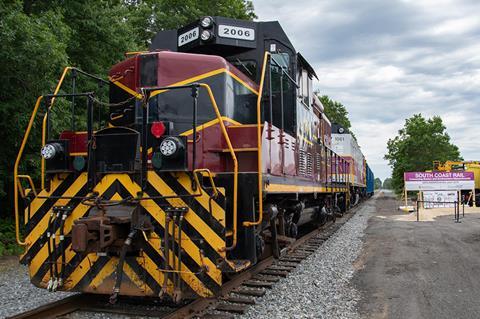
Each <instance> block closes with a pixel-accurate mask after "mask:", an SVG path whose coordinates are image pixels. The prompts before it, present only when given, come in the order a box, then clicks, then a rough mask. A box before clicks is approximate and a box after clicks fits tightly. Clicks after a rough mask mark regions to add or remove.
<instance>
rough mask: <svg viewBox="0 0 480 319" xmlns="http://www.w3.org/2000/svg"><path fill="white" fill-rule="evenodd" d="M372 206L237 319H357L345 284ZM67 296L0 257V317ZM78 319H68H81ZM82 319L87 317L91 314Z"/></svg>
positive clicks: (366, 206)
mask: <svg viewBox="0 0 480 319" xmlns="http://www.w3.org/2000/svg"><path fill="white" fill-rule="evenodd" d="M373 201H374V200H371V201H369V202H367V203H366V204H364V206H363V207H362V208H361V209H360V210H359V211H358V212H357V214H356V215H355V216H353V217H352V218H351V219H350V220H349V221H348V222H347V223H346V224H345V225H344V226H343V227H342V228H341V229H339V230H338V231H337V232H336V233H335V234H334V235H332V237H330V238H329V239H328V240H327V241H326V242H325V243H324V244H323V246H322V247H321V248H320V249H319V250H318V251H317V252H315V253H314V254H313V255H311V256H310V257H308V258H307V259H306V260H305V261H304V262H303V263H302V264H300V265H299V266H298V267H297V268H296V269H295V270H294V272H292V273H291V274H290V276H289V277H288V278H286V279H284V280H282V281H280V282H279V283H278V284H275V285H274V287H273V289H271V290H269V291H268V292H267V294H266V295H265V296H264V297H262V298H259V299H258V300H257V305H255V306H252V307H249V310H248V312H247V313H246V314H245V315H243V316H241V317H239V318H252V319H253V318H358V317H359V314H358V313H357V311H356V305H357V302H358V301H359V299H360V293H359V292H358V291H357V290H355V289H354V287H353V286H352V284H351V283H350V279H351V278H352V276H353V273H354V272H355V269H354V267H353V263H354V261H355V260H356V258H357V257H358V255H359V254H360V252H361V249H362V237H363V231H364V230H365V228H366V226H367V221H368V219H369V217H370V216H371V213H372V212H373V211H374V203H373ZM68 295H69V293H64V292H56V293H50V292H48V291H46V290H44V289H39V288H36V287H34V286H33V285H32V284H31V283H30V281H29V277H28V271H27V268H26V267H25V266H23V265H20V264H19V263H18V258H13V257H12V258H0V304H1V305H2V307H0V318H5V317H6V316H11V315H14V314H16V313H19V312H23V311H26V310H29V309H33V308H36V307H38V306H40V305H42V304H45V303H48V302H52V301H55V300H58V299H62V298H65V297H66V296H68ZM78 315H79V316H77V317H72V318H82V317H84V316H82V314H78ZM84 315H86V316H85V317H91V313H84ZM110 316H111V315H108V314H107V316H105V315H101V316H95V317H96V318H110ZM115 317H116V318H119V317H117V316H115Z"/></svg>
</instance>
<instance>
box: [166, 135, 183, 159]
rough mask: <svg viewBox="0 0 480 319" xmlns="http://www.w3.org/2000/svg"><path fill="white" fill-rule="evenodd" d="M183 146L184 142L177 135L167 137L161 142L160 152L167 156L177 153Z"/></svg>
mask: <svg viewBox="0 0 480 319" xmlns="http://www.w3.org/2000/svg"><path fill="white" fill-rule="evenodd" d="M181 148H183V145H182V142H181V141H180V140H179V139H178V138H176V137H167V138H165V139H164V140H163V141H162V142H161V143H160V152H161V153H162V155H164V156H167V157H172V156H174V155H177V153H178V152H179V150H180V149H181Z"/></svg>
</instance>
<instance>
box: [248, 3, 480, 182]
mask: <svg viewBox="0 0 480 319" xmlns="http://www.w3.org/2000/svg"><path fill="white" fill-rule="evenodd" d="M253 4H254V6H255V12H256V14H257V16H258V20H259V21H271V20H277V21H279V22H280V24H281V25H282V27H283V29H284V30H285V32H286V33H287V35H288V36H289V38H290V40H291V41H292V43H293V45H294V46H295V47H296V49H297V51H299V52H301V53H302V55H303V56H304V57H305V58H306V59H307V60H308V61H309V62H310V64H311V65H312V66H313V67H314V68H315V71H316V73H317V75H318V77H319V80H320V81H319V83H318V89H319V90H320V92H321V94H326V95H328V96H330V98H332V99H334V100H336V101H339V102H341V103H343V104H344V105H345V106H346V107H347V110H348V112H349V113H350V115H349V117H350V121H351V122H352V130H353V132H354V133H355V135H356V136H357V140H358V142H359V144H360V146H361V148H362V151H363V153H364V154H365V156H366V158H367V161H368V162H369V164H370V166H371V167H372V170H373V171H374V173H375V175H376V176H377V177H380V178H381V179H382V180H384V179H385V178H386V177H389V176H390V174H391V169H390V167H389V166H388V163H387V162H386V161H385V160H384V159H383V156H384V155H385V153H386V151H387V149H386V144H387V141H388V139H389V138H393V137H394V136H395V135H397V133H398V130H399V129H401V128H402V127H403V125H404V123H405V119H406V118H409V117H411V116H412V115H413V114H416V113H422V114H423V115H424V116H427V117H431V116H434V115H439V116H441V117H442V119H443V121H444V124H445V125H446V127H447V132H448V134H449V135H450V137H451V141H452V142H453V143H454V144H455V145H457V146H458V147H459V149H460V152H461V155H462V156H463V158H464V159H465V160H480V147H479V141H480V139H479V137H478V131H479V130H480V17H479V13H480V1H479V0H297V1H291V0H290V1H287V0H277V1H273V0H253ZM475 136H477V137H475Z"/></svg>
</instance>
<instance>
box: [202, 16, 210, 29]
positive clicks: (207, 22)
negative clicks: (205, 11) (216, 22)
mask: <svg viewBox="0 0 480 319" xmlns="http://www.w3.org/2000/svg"><path fill="white" fill-rule="evenodd" d="M200 25H201V26H202V27H204V28H210V27H211V26H212V25H213V19H212V17H203V18H202V20H201V21H200Z"/></svg>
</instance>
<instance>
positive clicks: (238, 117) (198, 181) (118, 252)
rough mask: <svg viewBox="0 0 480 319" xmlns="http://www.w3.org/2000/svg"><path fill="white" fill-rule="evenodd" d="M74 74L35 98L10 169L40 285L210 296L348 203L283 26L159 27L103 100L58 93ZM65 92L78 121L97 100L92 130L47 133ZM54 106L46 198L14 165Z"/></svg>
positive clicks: (346, 184) (339, 161)
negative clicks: (26, 184) (38, 120)
mask: <svg viewBox="0 0 480 319" xmlns="http://www.w3.org/2000/svg"><path fill="white" fill-rule="evenodd" d="M69 76H85V77H90V78H92V76H90V75H88V74H86V73H84V72H83V71H80V70H77V69H75V68H67V69H66V70H65V72H64V74H63V75H62V78H61V81H60V83H59V85H58V87H57V89H56V90H55V92H54V94H51V95H45V96H43V97H40V98H39V99H38V101H37V105H36V107H35V109H34V112H33V114H32V121H31V123H30V126H29V127H28V129H27V134H26V136H25V139H24V142H23V143H22V149H21V151H20V153H19V157H18V159H17V165H16V169H15V182H16V184H17V185H16V190H17V191H18V192H19V195H21V196H22V197H23V198H24V199H25V203H26V209H25V224H26V229H27V234H26V237H25V240H24V241H22V240H21V239H20V236H19V235H18V240H19V242H21V243H22V244H24V245H26V252H25V254H24V255H23V256H22V261H23V262H24V263H26V264H28V265H29V269H30V276H31V279H32V282H33V283H34V284H35V285H37V286H39V287H43V288H47V289H49V290H67V291H68V290H71V291H81V292H90V293H98V294H112V297H113V299H115V297H116V296H117V295H118V294H123V295H134V296H159V295H160V296H171V297H173V298H174V299H175V300H180V299H182V298H185V297H194V296H204V297H206V296H212V295H215V293H216V292H217V291H218V290H219V288H220V287H221V286H222V284H223V283H224V282H225V280H227V278H228V277H229V276H230V274H232V273H236V272H240V271H242V270H244V269H246V268H248V267H250V266H251V265H254V264H256V263H257V262H258V261H259V260H261V259H262V258H265V257H266V256H269V255H272V254H273V255H274V256H278V255H279V254H280V252H281V249H282V247H283V246H284V245H285V243H287V242H288V240H293V239H295V237H296V236H297V233H298V227H299V226H301V225H302V224H306V223H317V224H322V223H325V222H326V221H327V220H328V219H333V218H335V216H336V214H341V213H343V212H345V211H346V210H347V209H348V208H349V206H350V188H351V186H352V185H351V181H353V174H354V173H353V172H354V170H353V167H351V166H352V165H351V160H350V161H346V160H345V159H344V158H342V157H341V156H339V155H337V154H336V153H334V152H333V151H332V150H331V148H332V144H331V143H332V141H331V124H330V121H329V120H328V118H327V117H326V116H325V114H324V111H323V106H322V104H321V103H320V101H319V100H318V98H317V97H316V96H315V94H314V92H313V81H314V80H315V79H316V78H317V75H316V74H315V71H314V70H313V68H312V67H311V66H310V64H309V63H308V62H307V61H306V60H305V58H304V57H303V56H302V55H301V54H300V53H298V52H296V50H295V48H294V47H293V45H292V44H291V42H290V40H289V39H288V37H287V36H286V34H285V33H284V31H283V30H282V28H281V26H280V25H279V23H278V22H252V21H241V20H234V19H228V18H223V17H203V18H201V19H199V20H198V21H195V22H193V23H191V24H189V25H187V26H185V27H183V28H180V29H178V30H168V31H162V32H159V33H158V34H157V35H156V36H155V38H154V39H153V40H152V43H151V46H150V48H149V51H148V52H140V53H135V54H133V55H130V56H129V57H128V58H127V59H125V60H124V61H122V62H120V63H118V64H116V65H114V66H113V67H112V68H111V71H110V73H109V76H108V83H109V102H108V103H100V102H99V101H98V99H97V98H96V96H95V93H94V92H81V93H78V92H79V88H78V87H76V88H75V86H74V87H73V88H72V89H73V90H72V89H71V90H68V89H66V88H62V84H63V82H64V80H65V79H66V78H67V77H69ZM93 80H94V81H103V80H100V79H99V78H96V77H93ZM73 83H75V82H73ZM60 90H63V91H60ZM67 91H68V93H61V94H60V93H59V92H67ZM63 97H68V98H72V97H75V101H76V102H72V110H74V109H75V107H77V108H78V107H79V106H78V105H77V106H75V105H74V104H75V103H77V104H78V103H79V101H80V100H82V99H83V100H86V101H87V103H86V104H87V110H86V114H87V116H86V117H85V118H83V119H82V120H83V121H84V123H85V127H86V128H87V129H86V131H79V130H76V129H75V125H73V121H72V127H71V129H69V130H63V131H62V132H61V133H60V134H58V135H56V136H55V135H54V134H53V133H51V132H55V130H54V129H52V127H53V126H54V125H55V123H53V121H52V119H51V118H50V111H51V110H52V109H53V108H54V107H59V106H55V100H56V99H61V98H63ZM43 102H46V106H47V110H48V111H47V112H46V113H45V115H44V120H43V124H44V129H43V133H42V137H43V148H42V151H41V155H42V168H43V169H42V172H41V173H42V174H41V175H42V177H41V178H42V180H41V182H42V187H41V189H40V190H39V191H38V192H37V191H35V188H34V187H33V186H32V187H30V189H29V190H26V189H23V188H22V187H21V182H20V181H21V179H23V178H25V179H27V180H28V176H26V175H19V174H18V172H17V170H18V163H19V162H20V160H21V157H22V152H23V148H24V147H25V144H26V143H27V140H28V135H29V133H30V129H31V126H32V123H33V119H34V118H35V117H36V116H37V110H38V109H39V106H40V105H41V104H42V103H43ZM105 104H107V106H105ZM105 107H106V108H105ZM100 108H103V111H102V112H103V113H102V112H100V111H99V112H96V111H97V109H100ZM94 114H104V118H102V119H101V121H97V123H96V124H95V123H94V122H95V118H94ZM99 116H100V115H99ZM99 123H104V124H103V125H101V124H99ZM358 185H360V184H357V186H358ZM17 186H20V187H19V188H17ZM17 217H18V209H17Z"/></svg>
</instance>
